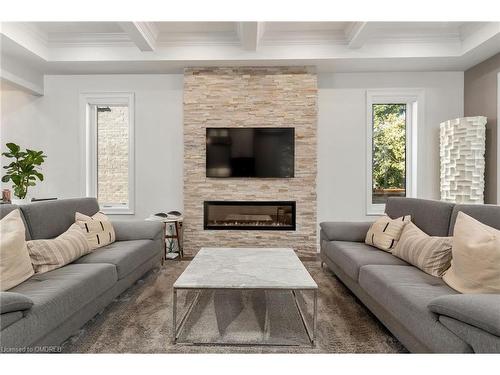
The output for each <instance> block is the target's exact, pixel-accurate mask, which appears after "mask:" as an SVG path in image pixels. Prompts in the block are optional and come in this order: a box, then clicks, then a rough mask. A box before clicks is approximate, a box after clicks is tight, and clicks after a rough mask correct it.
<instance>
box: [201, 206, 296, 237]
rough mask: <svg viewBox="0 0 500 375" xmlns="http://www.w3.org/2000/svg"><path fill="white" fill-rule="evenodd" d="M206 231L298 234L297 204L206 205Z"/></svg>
mask: <svg viewBox="0 0 500 375" xmlns="http://www.w3.org/2000/svg"><path fill="white" fill-rule="evenodd" d="M204 228H205V229H215V230H231V229H246V230H295V202H293V201H285V202H283V201H280V202H275V201H264V202H238V201H209V202H205V207H204Z"/></svg>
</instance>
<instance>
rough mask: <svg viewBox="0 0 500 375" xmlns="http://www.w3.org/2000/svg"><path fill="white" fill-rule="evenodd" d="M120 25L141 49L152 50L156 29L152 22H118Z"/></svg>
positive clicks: (156, 36)
mask: <svg viewBox="0 0 500 375" xmlns="http://www.w3.org/2000/svg"><path fill="white" fill-rule="evenodd" d="M120 26H121V28H122V29H123V31H125V32H126V33H127V34H128V36H129V37H130V39H131V40H132V41H133V42H134V43H135V45H136V46H137V48H139V49H140V50H141V51H154V50H155V49H156V40H157V39H158V29H157V28H156V25H155V24H154V23H153V22H120Z"/></svg>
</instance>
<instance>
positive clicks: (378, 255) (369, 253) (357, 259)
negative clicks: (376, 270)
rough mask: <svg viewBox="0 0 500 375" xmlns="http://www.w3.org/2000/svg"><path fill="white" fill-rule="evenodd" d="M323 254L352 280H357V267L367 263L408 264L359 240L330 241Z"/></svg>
mask: <svg viewBox="0 0 500 375" xmlns="http://www.w3.org/2000/svg"><path fill="white" fill-rule="evenodd" d="M324 251H325V254H326V255H327V256H328V258H330V259H331V260H332V261H333V262H334V263H335V264H336V265H337V266H338V267H340V268H341V269H342V270H343V271H344V272H345V273H346V274H347V275H349V277H351V278H352V279H353V280H356V281H357V280H358V276H359V269H360V268H361V267H363V266H366V265H367V264H388V265H389V264H390V265H400V266H405V265H408V263H406V262H405V261H403V260H401V259H399V258H396V257H395V256H393V255H391V254H389V253H387V252H385V251H382V250H378V249H376V248H374V247H372V246H369V245H366V244H364V243H359V242H344V241H330V242H327V243H326V246H325V247H324Z"/></svg>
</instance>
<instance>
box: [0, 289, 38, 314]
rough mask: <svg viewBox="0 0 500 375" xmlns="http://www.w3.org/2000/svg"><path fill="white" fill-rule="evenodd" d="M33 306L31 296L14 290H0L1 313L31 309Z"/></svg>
mask: <svg viewBox="0 0 500 375" xmlns="http://www.w3.org/2000/svg"><path fill="white" fill-rule="evenodd" d="M31 306H33V301H32V300H31V298H29V297H27V296H25V295H23V294H19V293H12V292H0V313H1V314H5V313H9V312H14V311H23V310H29V309H31Z"/></svg>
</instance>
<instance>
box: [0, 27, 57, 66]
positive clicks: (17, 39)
mask: <svg viewBox="0 0 500 375" xmlns="http://www.w3.org/2000/svg"><path fill="white" fill-rule="evenodd" d="M0 34H2V35H4V36H5V37H7V38H9V39H10V40H12V41H13V42H14V43H16V44H18V45H19V46H21V47H22V48H24V49H25V50H27V51H28V52H30V53H32V54H33V55H35V56H37V57H38V58H41V59H42V60H45V61H47V60H49V47H48V37H47V35H46V34H45V33H43V32H42V31H41V30H40V29H38V28H37V27H36V26H34V25H32V24H28V23H25V22H2V23H1V24H0Z"/></svg>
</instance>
